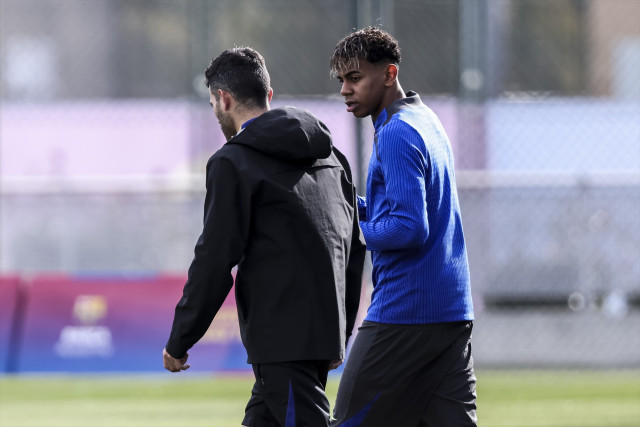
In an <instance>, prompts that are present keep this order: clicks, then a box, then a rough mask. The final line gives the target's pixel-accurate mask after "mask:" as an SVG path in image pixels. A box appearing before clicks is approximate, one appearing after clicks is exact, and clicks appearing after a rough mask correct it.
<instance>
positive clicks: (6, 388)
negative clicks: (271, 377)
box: [0, 371, 640, 427]
mask: <svg viewBox="0 0 640 427" xmlns="http://www.w3.org/2000/svg"><path fill="white" fill-rule="evenodd" d="M477 376H478V407H479V409H478V416H479V420H480V423H479V425H480V426H485V427H490V426H509V427H520V426H523V427H528V426H532V427H533V426H554V427H561V426H594V427H595V426H598V427H600V426H619V427H627V426H628V427H639V426H640V371H613V372H608V371H607V372H603V371H596V372H589V371H526V372H522V371H479V372H478V373H477ZM337 382H338V379H337V378H334V379H332V380H330V382H329V384H328V386H327V394H328V395H329V400H330V401H331V402H332V403H333V401H334V400H335V395H336V391H337V385H338V384H337ZM251 384H252V380H251V378H249V377H244V378H229V377H211V376H202V377H198V376H195V375H191V376H185V375H182V376H180V375H171V374H169V373H167V374H166V375H160V376H152V377H146V376H129V377H126V376H117V377H115V376H114V377H108V376H96V377H87V376H83V377H61V376H50V377H32V376H26V377H21V376H17V377H13V376H7V377H1V378H0V426H1V427H21V426H25V427H27V426H28V427H38V426H52V427H55V426H64V427H73V426H83V427H86V426H105V427H106V426H109V427H111V426H135V427H144V426H189V427H192V426H193V427H197V426H209V427H211V426H221V427H229V426H239V425H240V421H241V420H242V413H243V411H244V405H245V403H246V401H247V399H248V397H249V391H250V388H251ZM399 427H402V426H399Z"/></svg>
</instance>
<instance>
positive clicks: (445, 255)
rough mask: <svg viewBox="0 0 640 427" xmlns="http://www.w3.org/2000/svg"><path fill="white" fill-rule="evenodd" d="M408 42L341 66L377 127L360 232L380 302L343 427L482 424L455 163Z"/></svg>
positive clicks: (350, 364)
mask: <svg viewBox="0 0 640 427" xmlns="http://www.w3.org/2000/svg"><path fill="white" fill-rule="evenodd" d="M399 64H400V49H399V46H398V42H397V41H396V40H395V39H394V38H393V37H392V36H391V35H390V34H388V33H387V32H385V31H383V30H381V29H379V28H373V27H370V28H366V29H362V30H359V31H356V32H353V33H351V34H349V35H348V36H346V37H345V38H344V39H342V40H341V41H340V42H339V43H338V45H337V46H336V48H335V51H334V53H333V55H332V57H331V63H330V67H331V71H332V74H334V75H335V77H337V79H338V80H339V82H340V84H341V90H340V94H341V95H342V96H343V97H344V99H345V104H346V105H347V111H348V112H350V113H352V114H353V115H354V116H355V117H358V118H363V117H367V116H371V119H372V120H373V125H374V127H375V136H374V141H373V147H372V154H371V159H370V162H369V170H368V174H367V189H366V199H365V198H359V200H358V209H359V216H360V227H361V229H362V233H363V235H364V237H365V241H366V244H367V249H368V250H370V251H371V259H372V264H373V271H372V279H373V287H374V288H373V295H372V301H371V305H370V307H369V309H368V312H367V316H366V318H365V320H364V322H363V324H362V327H361V328H360V329H359V332H358V335H357V337H356V339H355V341H354V343H353V347H352V349H351V352H350V355H349V358H348V360H347V363H346V365H345V370H344V373H343V375H342V379H341V382H340V386H339V390H338V396H337V399H336V405H335V411H334V420H333V423H332V425H333V426H345V427H346V426H400V427H414V426H429V427H434V426H436V427H438V426H446V427H454V426H475V425H476V423H477V421H476V391H475V388H476V379H475V375H474V370H473V359H472V357H471V329H472V321H473V304H472V301H471V288H470V280H469V266H468V261H467V253H466V246H465V240H464V235H463V230H462V221H461V216H460V207H459V203H458V195H457V190H456V182H455V176H454V165H453V154H452V151H451V146H450V144H449V140H448V138H447V135H446V133H445V131H444V129H443V127H442V125H441V124H440V121H439V120H438V118H437V116H436V115H435V114H434V113H433V111H431V110H430V109H429V108H428V107H426V106H425V105H424V104H423V103H422V102H421V100H420V97H419V96H418V94H416V93H415V92H407V93H405V92H404V91H403V90H402V87H401V86H400V83H399V81H398V67H399Z"/></svg>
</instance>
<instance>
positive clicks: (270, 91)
mask: <svg viewBox="0 0 640 427" xmlns="http://www.w3.org/2000/svg"><path fill="white" fill-rule="evenodd" d="M271 98H273V89H271V88H269V94H268V95H267V101H268V102H271Z"/></svg>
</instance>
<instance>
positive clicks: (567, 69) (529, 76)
mask: <svg viewBox="0 0 640 427" xmlns="http://www.w3.org/2000/svg"><path fill="white" fill-rule="evenodd" d="M586 7H587V3H586V2H585V1H584V0H553V1H551V0H518V1H512V3H511V11H512V17H511V27H510V41H511V43H510V44H511V45H510V50H509V53H510V55H509V61H508V72H507V73H506V82H505V86H504V88H505V90H507V91H515V92H520V91H524V92H531V91H540V92H552V93H557V94H562V95H579V94H584V92H585V91H586V84H587V83H586V70H587V67H586V64H585V49H586V42H587V38H586V27H585V16H586V13H585V12H586Z"/></svg>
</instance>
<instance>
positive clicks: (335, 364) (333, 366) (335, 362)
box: [329, 360, 342, 371]
mask: <svg viewBox="0 0 640 427" xmlns="http://www.w3.org/2000/svg"><path fill="white" fill-rule="evenodd" d="M340 365H342V360H332V361H331V362H330V363H329V370H330V371H332V370H334V369H336V368H337V367H338V366H340Z"/></svg>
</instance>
